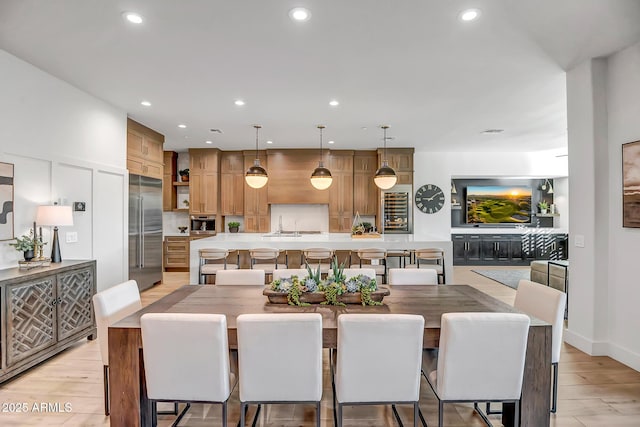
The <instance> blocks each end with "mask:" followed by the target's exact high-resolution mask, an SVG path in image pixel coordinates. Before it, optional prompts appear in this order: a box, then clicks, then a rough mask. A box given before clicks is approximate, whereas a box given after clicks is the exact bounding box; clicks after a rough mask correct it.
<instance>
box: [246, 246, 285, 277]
mask: <svg viewBox="0 0 640 427" xmlns="http://www.w3.org/2000/svg"><path fill="white" fill-rule="evenodd" d="M281 252H282V251H281V250H279V249H275V248H255V249H249V257H250V258H251V268H252V269H257V270H264V272H265V275H266V276H265V280H267V281H269V276H271V277H273V270H279V269H284V268H287V264H288V259H287V258H288V257H287V254H286V252H285V263H284V264H278V257H279V256H280V253H281ZM267 261H269V262H267Z"/></svg>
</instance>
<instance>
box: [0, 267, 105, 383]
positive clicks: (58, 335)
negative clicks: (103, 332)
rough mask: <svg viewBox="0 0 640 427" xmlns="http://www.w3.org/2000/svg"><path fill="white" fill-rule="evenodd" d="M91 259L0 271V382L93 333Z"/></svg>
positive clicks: (92, 269)
mask: <svg viewBox="0 0 640 427" xmlns="http://www.w3.org/2000/svg"><path fill="white" fill-rule="evenodd" d="M95 277H96V262H95V261H63V262H61V263H52V264H51V266H48V267H38V268H34V269H31V270H21V269H18V268H17V267H16V268H9V269H6V270H0V302H1V303H0V319H1V320H0V322H1V328H0V331H1V333H0V361H1V363H0V383H2V382H4V381H7V380H8V379H10V378H13V377H14V376H16V375H18V374H19V373H21V372H24V371H25V370H27V369H29V368H30V367H32V366H34V365H36V364H38V363H40V362H42V361H44V360H46V359H48V358H50V357H51V356H53V355H55V354H57V353H59V352H61V351H62V350H64V349H65V348H67V347H69V346H71V345H72V344H74V343H75V342H76V341H78V340H79V339H81V338H84V337H88V338H89V339H93V338H94V337H95V334H96V327H95V319H94V314H93V304H92V301H91V299H92V297H93V295H94V294H95V293H96V280H95Z"/></svg>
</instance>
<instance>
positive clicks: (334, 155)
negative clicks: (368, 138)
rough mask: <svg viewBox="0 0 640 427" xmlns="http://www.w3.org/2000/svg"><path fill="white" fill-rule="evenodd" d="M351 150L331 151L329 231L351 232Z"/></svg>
mask: <svg viewBox="0 0 640 427" xmlns="http://www.w3.org/2000/svg"><path fill="white" fill-rule="evenodd" d="M353 153H354V152H353V151H350V150H340V151H333V150H332V151H331V153H330V157H329V165H328V166H329V170H330V171H331V175H332V176H333V182H332V183H331V187H329V189H328V190H327V191H329V231H330V232H332V233H348V232H351V223H352V221H353Z"/></svg>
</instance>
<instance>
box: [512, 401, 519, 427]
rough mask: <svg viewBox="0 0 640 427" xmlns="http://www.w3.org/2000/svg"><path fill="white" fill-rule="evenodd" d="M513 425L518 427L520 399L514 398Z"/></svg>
mask: <svg viewBox="0 0 640 427" xmlns="http://www.w3.org/2000/svg"><path fill="white" fill-rule="evenodd" d="M513 425H514V427H520V400H516V407H515V411H514V414H513Z"/></svg>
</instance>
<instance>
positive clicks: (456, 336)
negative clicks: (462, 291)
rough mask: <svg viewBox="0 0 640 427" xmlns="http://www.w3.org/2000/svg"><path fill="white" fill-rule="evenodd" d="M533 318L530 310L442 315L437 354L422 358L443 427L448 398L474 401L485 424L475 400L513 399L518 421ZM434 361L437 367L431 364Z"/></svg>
mask: <svg viewBox="0 0 640 427" xmlns="http://www.w3.org/2000/svg"><path fill="white" fill-rule="evenodd" d="M529 324H530V319H529V316H527V315H526V314H519V313H445V314H443V315H442V325H441V328H440V345H439V349H438V351H437V359H436V360H434V359H433V357H434V355H435V354H436V352H425V353H424V355H425V361H424V362H423V366H424V369H423V374H424V375H425V377H426V378H427V381H428V382H429V385H430V386H431V389H432V390H433V392H434V393H435V395H436V397H437V398H438V426H439V427H442V425H443V422H444V411H443V404H444V403H447V402H451V403H455V402H474V409H475V410H476V412H478V414H479V415H480V416H481V417H482V419H483V420H484V421H485V422H486V423H487V425H491V423H490V422H489V419H488V418H487V416H486V415H485V414H484V412H482V410H481V409H480V408H479V407H478V404H477V403H476V402H515V404H516V408H515V423H514V425H516V426H517V425H519V414H520V408H519V406H520V396H521V393H522V377H523V373H524V362H525V355H526V350H527V337H528V334H529ZM495 337H500V339H499V340H496V339H495ZM434 364H435V365H436V369H434V370H432V369H430V368H429V366H433V365H434Z"/></svg>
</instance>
